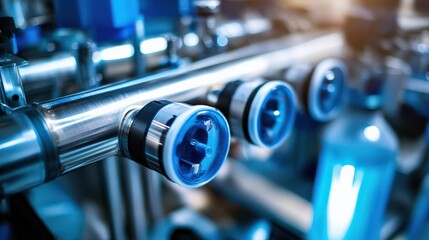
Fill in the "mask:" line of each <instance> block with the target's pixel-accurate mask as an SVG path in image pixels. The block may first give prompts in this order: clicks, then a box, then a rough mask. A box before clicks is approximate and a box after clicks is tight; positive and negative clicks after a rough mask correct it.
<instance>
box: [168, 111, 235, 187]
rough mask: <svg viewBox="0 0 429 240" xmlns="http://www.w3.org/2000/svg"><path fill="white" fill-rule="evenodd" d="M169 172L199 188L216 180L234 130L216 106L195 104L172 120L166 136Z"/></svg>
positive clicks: (182, 183)
mask: <svg viewBox="0 0 429 240" xmlns="http://www.w3.org/2000/svg"><path fill="white" fill-rule="evenodd" d="M165 139H166V140H165V144H164V149H163V158H164V160H163V164H164V169H165V172H166V175H167V176H168V177H169V178H170V179H171V180H172V181H173V182H176V183H178V184H180V185H182V186H185V187H199V186H202V185H204V184H206V183H207V182H209V181H210V180H211V179H213V178H214V177H215V176H216V174H217V173H218V171H219V170H220V168H221V166H222V165H223V163H224V161H225V159H226V156H227V154H228V151H229V143H230V132H229V127H228V123H227V121H226V119H225V117H224V116H223V115H222V114H221V113H220V112H219V111H218V110H216V109H214V108H211V107H207V106H194V107H192V108H190V109H189V110H187V111H185V112H183V113H182V114H180V115H179V116H177V118H176V119H175V120H174V122H173V123H172V125H171V127H170V129H169V131H168V132H167V134H166V137H165Z"/></svg>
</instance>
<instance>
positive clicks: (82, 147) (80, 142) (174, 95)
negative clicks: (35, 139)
mask: <svg viewBox="0 0 429 240" xmlns="http://www.w3.org/2000/svg"><path fill="white" fill-rule="evenodd" d="M342 47H343V38H342V36H341V34H340V33H332V32H331V33H326V32H323V33H320V32H319V33H311V34H303V35H296V36H295V35H294V36H291V37H287V38H284V39H280V40H277V41H270V42H268V43H265V44H256V45H255V46H250V47H246V48H244V49H241V50H237V51H234V52H230V53H225V54H222V55H218V56H215V57H212V58H209V59H205V60H202V61H199V62H196V63H194V64H192V65H189V66H186V67H183V68H180V69H177V70H171V71H167V72H163V73H161V74H157V75H153V76H149V77H143V78H138V79H134V80H129V81H123V82H120V83H116V84H112V85H108V86H104V87H100V88H97V89H94V90H91V91H86V92H82V93H79V94H75V95H70V96H68V97H63V98H59V99H56V100H51V101H47V102H43V103H36V104H34V105H33V106H29V107H28V108H29V109H36V110H37V111H38V112H39V114H40V116H41V119H43V123H44V124H46V132H47V133H48V134H49V135H50V136H51V138H52V139H53V144H52V145H53V146H54V149H55V151H56V152H55V157H57V160H54V161H58V164H57V165H59V169H58V171H59V172H58V174H64V173H67V172H69V171H71V170H74V169H77V168H79V167H82V166H85V165H87V164H90V163H92V162H95V161H98V160H101V159H103V158H106V157H108V156H112V155H115V154H117V153H118V137H117V136H118V129H119V126H120V124H121V121H122V119H123V117H124V116H125V114H126V113H127V112H129V111H130V110H132V109H136V108H139V107H142V106H144V105H145V104H146V103H148V102H149V101H152V100H154V99H162V98H169V99H171V100H175V101H187V100H190V99H193V98H198V97H200V96H202V95H204V94H206V93H207V92H208V89H209V88H210V87H211V86H213V85H217V84H225V83H227V82H229V81H234V80H237V79H243V80H247V79H251V78H254V77H259V76H263V75H265V74H269V73H271V72H273V71H277V70H281V69H283V68H285V67H287V66H288V65H290V64H292V63H296V62H304V61H308V60H309V59H314V58H321V57H323V56H324V57H326V56H329V55H330V54H332V53H335V52H338V51H341V49H342ZM24 115H25V114H24ZM0 122H2V120H0ZM34 131H41V132H42V134H43V132H45V130H43V129H42V130H40V129H34ZM8 141H10V138H9V136H7V135H5V134H4V133H3V132H0V144H2V146H5V147H1V148H0V156H2V158H4V157H3V156H6V157H5V158H6V160H5V161H8V160H9V159H7V157H8V154H11V149H10V147H9V145H8ZM18 160H20V159H18ZM45 161H46V162H49V161H51V160H50V159H45ZM54 165H55V164H54ZM0 170H2V169H0ZM0 184H1V185H4V184H7V183H5V182H0ZM20 190H23V189H17V190H16V189H15V191H20Z"/></svg>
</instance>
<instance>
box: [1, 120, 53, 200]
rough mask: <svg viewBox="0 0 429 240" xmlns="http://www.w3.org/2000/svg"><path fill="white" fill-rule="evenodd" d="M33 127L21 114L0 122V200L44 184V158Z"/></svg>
mask: <svg viewBox="0 0 429 240" xmlns="http://www.w3.org/2000/svg"><path fill="white" fill-rule="evenodd" d="M34 128H35V127H34V125H33V124H32V122H31V121H30V119H29V118H28V117H27V116H25V115H24V114H20V113H15V114H12V115H10V116H9V115H6V116H3V117H1V118H0V139H1V140H0V173H1V174H0V197H3V196H5V195H9V194H12V193H16V192H17V191H19V190H22V189H28V188H30V187H34V186H36V185H38V184H41V183H43V182H44V181H45V175H46V172H45V162H44V158H45V154H44V149H43V147H42V145H41V140H40V139H39V136H38V133H37V132H36V131H35V130H34Z"/></svg>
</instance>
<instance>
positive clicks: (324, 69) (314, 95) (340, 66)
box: [304, 59, 347, 122]
mask: <svg viewBox="0 0 429 240" xmlns="http://www.w3.org/2000/svg"><path fill="white" fill-rule="evenodd" d="M346 81H347V71H346V67H345V65H344V63H343V62H341V61H340V60H337V59H326V60H323V61H321V62H320V63H319V64H318V65H317V66H316V68H315V69H314V70H313V72H312V74H311V76H310V79H309V82H308V83H307V84H308V90H307V92H305V94H306V95H307V96H306V97H304V101H307V102H306V103H305V104H304V106H305V107H306V108H307V111H308V112H309V114H310V115H311V117H312V118H313V119H315V120H317V121H320V122H325V121H328V120H331V119H332V118H333V117H335V116H336V115H338V113H339V111H341V109H342V108H343V106H344V103H345V96H346Z"/></svg>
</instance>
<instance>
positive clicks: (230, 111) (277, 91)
mask: <svg viewBox="0 0 429 240" xmlns="http://www.w3.org/2000/svg"><path fill="white" fill-rule="evenodd" d="M295 101H296V100H295V94H294V91H293V90H292V88H291V87H290V86H289V85H288V84H286V83H284V82H282V81H269V82H265V83H264V82H261V81H251V82H243V81H235V82H231V83H229V84H227V85H226V86H225V88H224V89H223V90H222V92H221V93H220V94H219V97H218V101H217V103H216V107H217V108H219V109H220V110H221V111H222V113H224V114H225V116H226V117H227V118H228V120H229V123H230V125H231V129H232V133H233V135H235V136H236V137H240V138H243V139H245V140H247V141H248V142H249V143H252V144H254V145H257V146H261V147H267V148H274V147H277V146H279V145H280V144H281V143H283V142H284V140H285V139H286V138H287V137H288V136H289V134H290V132H291V130H292V126H293V124H294V122H295V115H296V106H295Z"/></svg>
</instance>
